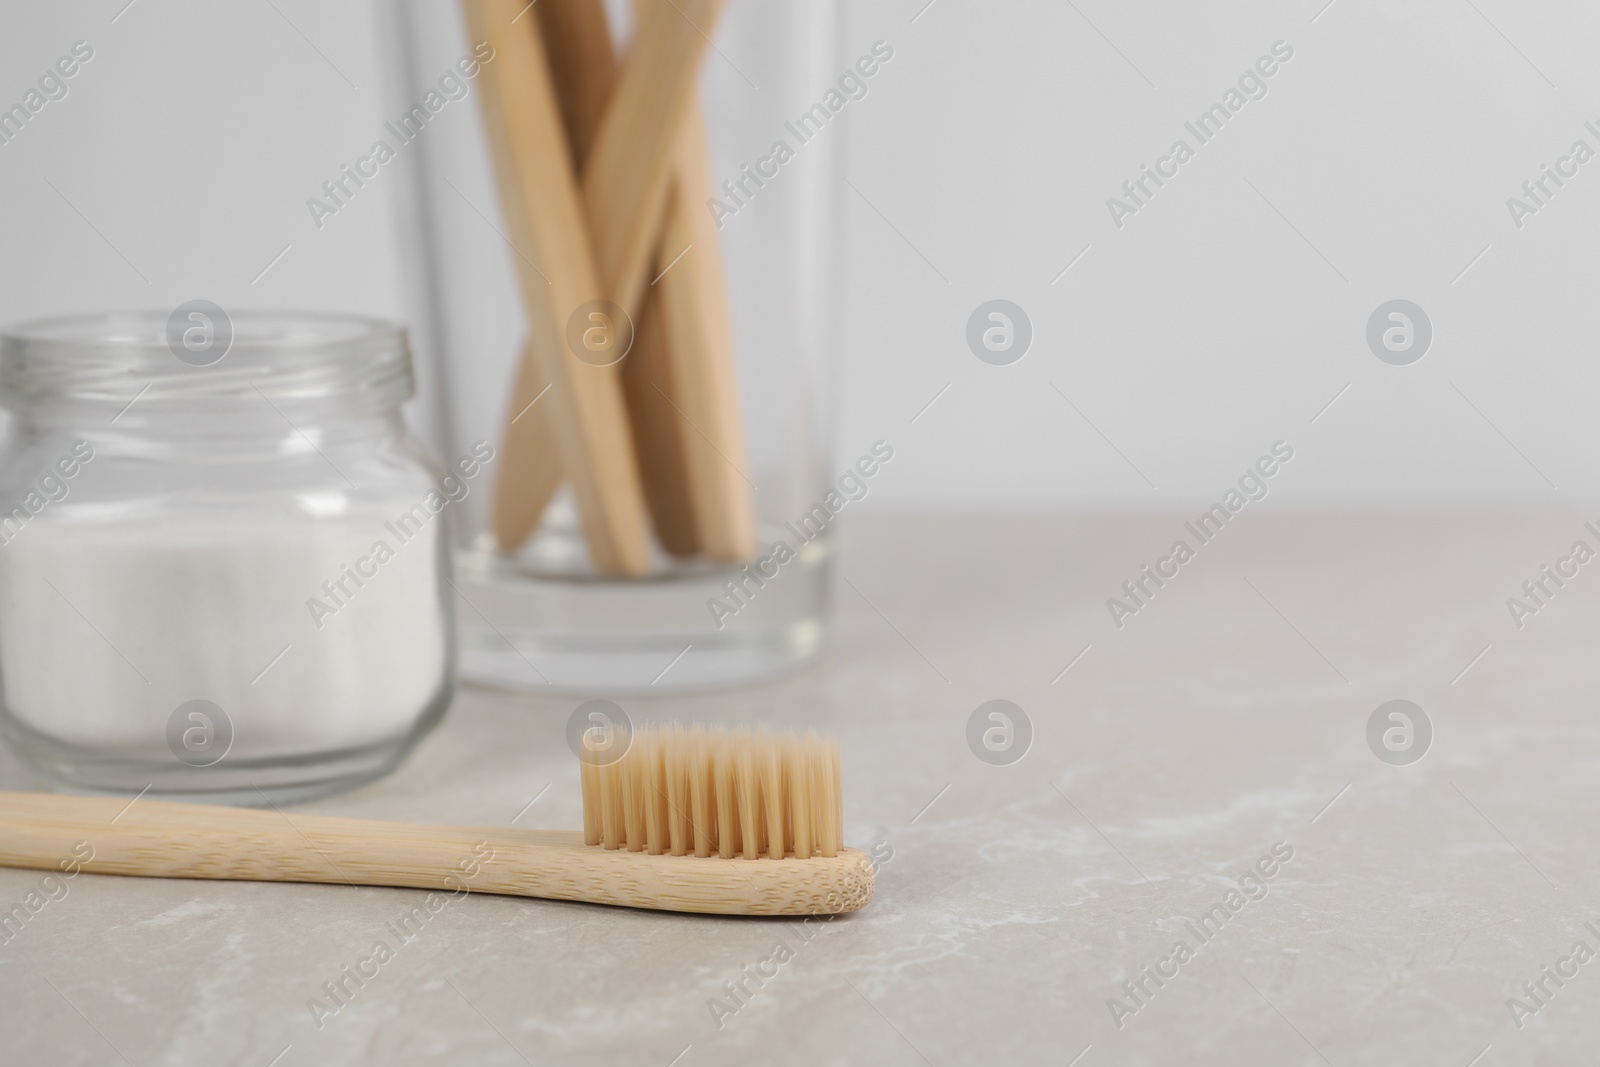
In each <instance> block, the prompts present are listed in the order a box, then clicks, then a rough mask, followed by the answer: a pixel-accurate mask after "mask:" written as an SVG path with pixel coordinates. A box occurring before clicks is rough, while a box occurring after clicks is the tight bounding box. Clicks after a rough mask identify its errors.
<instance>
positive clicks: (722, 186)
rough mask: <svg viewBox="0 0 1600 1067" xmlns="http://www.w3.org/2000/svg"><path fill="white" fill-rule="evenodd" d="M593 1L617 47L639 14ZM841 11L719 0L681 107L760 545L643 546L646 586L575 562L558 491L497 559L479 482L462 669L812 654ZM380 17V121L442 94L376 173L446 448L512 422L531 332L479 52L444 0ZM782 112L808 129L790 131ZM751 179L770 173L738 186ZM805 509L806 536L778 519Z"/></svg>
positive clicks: (645, 669) (419, 415)
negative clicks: (493, 152) (706, 219)
mask: <svg viewBox="0 0 1600 1067" xmlns="http://www.w3.org/2000/svg"><path fill="white" fill-rule="evenodd" d="M645 2H649V3H661V2H664V0H645ZM606 6H607V9H608V11H609V16H610V19H611V25H612V26H613V27H614V28H615V36H616V38H617V41H618V51H619V52H620V53H623V54H624V55H625V50H626V47H627V36H628V32H629V30H628V23H629V22H630V18H629V15H630V6H631V5H629V4H626V3H608V4H607V5H606ZM840 10H841V5H839V4H838V3H837V2H835V0H733V2H731V3H729V4H728V5H727V9H726V12H725V14H724V15H723V16H722V21H721V22H720V23H719V25H718V26H717V27H716V28H715V29H714V31H713V33H712V34H711V42H712V47H711V48H710V49H709V50H708V51H707V53H706V58H705V63H704V67H703V71H702V76H701V78H700V84H699V90H698V93H697V100H696V105H695V106H697V107H699V108H700V109H701V112H702V114H703V115H704V117H705V125H706V128H707V132H708V135H709V142H710V147H709V155H710V174H711V177H712V185H713V187H715V188H716V189H717V190H718V192H717V197H718V199H719V200H720V203H721V207H717V206H715V205H713V204H710V203H707V204H704V205H701V206H698V207H696V208H695V210H702V211H706V212H708V213H710V214H711V215H713V216H715V217H717V220H718V221H719V222H720V228H719V229H716V230H715V231H714V232H715V233H716V239H717V240H718V242H719V243H720V251H721V255H722V258H723V261H724V264H725V273H726V278H727V292H728V303H729V305H730V313H731V319H732V330H733V335H734V342H735V349H736V355H737V359H736V361H737V370H738V383H739V384H738V397H739V411H740V418H741V419H742V424H743V430H744V439H745V444H746V454H745V455H744V456H742V457H727V458H728V460H729V462H730V463H732V464H733V465H734V466H736V467H737V468H738V470H739V471H740V475H741V477H742V478H744V479H745V481H746V482H747V483H748V484H749V485H750V486H751V487H752V492H751V496H752V497H753V501H754V503H753V507H754V520H755V530H756V537H755V541H756V544H757V548H756V551H755V552H754V553H753V554H752V555H751V557H750V558H749V559H748V560H744V561H741V562H740V563H737V564H718V563H713V562H710V561H708V560H707V559H705V558H704V557H690V558H675V557H673V556H671V555H669V554H667V553H666V552H664V551H662V550H661V549H660V547H659V545H658V546H657V547H656V549H655V551H654V556H653V562H652V565H651V568H650V571H649V573H648V574H647V575H646V576H644V577H642V578H634V579H618V578H613V577H608V576H605V575H601V574H599V573H597V572H596V570H595V569H594V567H593V566H592V565H591V564H590V561H589V558H588V554H587V552H586V550H585V546H584V542H583V538H582V532H581V529H580V527H579V524H578V521H577V517H576V513H575V509H574V507H573V505H572V502H571V498H570V496H569V495H568V492H567V490H566V489H565V488H563V489H562V490H560V491H559V492H558V494H557V496H556V497H555V499H554V500H553V502H552V504H551V505H550V506H549V507H548V508H547V509H546V511H545V513H544V516H543V519H542V521H541V523H540V525H539V526H538V528H537V530H536V532H535V534H534V536H533V537H532V538H531V539H530V540H529V541H528V542H527V543H526V544H525V545H523V546H522V547H521V549H520V550H518V551H516V552H515V553H511V554H506V553H502V552H499V551H497V549H496V546H495V542H494V539H493V537H492V535H491V534H490V532H489V530H488V523H489V514H490V513H489V504H490V501H489V494H488V493H484V494H482V495H479V496H475V497H474V498H473V499H471V500H469V501H467V502H466V506H465V507H464V508H463V510H462V515H461V519H462V521H461V522H459V523H458V524H457V527H456V536H457V541H456V548H457V557H456V560H457V562H456V569H457V574H458V583H457V584H458V588H459V592H460V593H461V595H462V597H463V599H464V601H465V604H463V605H461V606H460V607H459V610H460V625H461V641H462V672H463V675H464V677H467V678H468V679H471V680H475V681H479V682H484V683H488V684H494V685H501V686H509V687H529V688H537V689H545V688H546V687H553V688H555V689H559V690H564V691H576V692H592V691H601V692H609V693H617V692H628V691H639V690H652V691H659V690H663V689H675V688H677V689H681V688H695V687H711V686H719V685H728V684H735V683H739V682H745V681H750V680H753V679H757V678H761V677H764V676H768V675H771V674H774V673H777V672H780V671H783V670H786V669H789V668H792V667H795V666H797V665H799V664H802V663H804V662H805V661H807V660H808V659H810V658H811V657H813V656H815V655H816V654H817V652H818V651H819V649H820V648H821V646H822V642H823V636H824V632H825V623H824V619H825V614H826V607H827V589H828V568H829V560H830V554H831V549H830V543H831V536H830V535H831V531H830V530H829V529H828V526H829V523H828V522H827V521H823V520H824V519H827V518H831V515H832V512H831V510H830V509H828V508H826V507H823V510H822V511H821V513H820V514H821V516H822V518H818V517H817V515H818V512H817V510H816V509H817V508H818V507H819V506H822V505H823V502H824V500H825V499H829V497H828V494H829V490H830V487H831V483H832V482H833V480H834V478H835V477H836V476H837V472H833V471H832V461H831V457H830V452H831V449H830V442H831V435H832V429H833V417H832V416H833V409H834V402H833V400H834V394H833V386H834V378H835V360H834V354H835V352H836V351H837V348H838V346H837V343H836V337H835V328H836V321H835V308H836V305H837V302H838V294H837V288H838V279H839V271H838V267H839V262H838V257H837V252H836V249H837V240H836V238H837V232H836V231H837V226H836V215H837V210H838V204H837V201H838V196H839V189H840V188H841V182H840V179H841V170H840V155H841V148H842V145H843V134H844V131H843V130H842V129H837V128H832V126H833V124H835V123H837V122H838V119H837V118H835V117H834V114H835V113H834V112H832V111H830V110H828V108H827V107H825V106H824V107H823V108H822V110H821V111H820V112H817V111H815V110H813V109H814V107H815V106H816V105H818V104H819V101H823V100H824V98H825V94H827V93H829V91H830V90H833V91H834V95H835V96H836V97H839V99H847V98H846V97H843V96H840V94H839V92H838V85H839V81H840V78H841V74H842V73H847V72H851V71H852V67H851V66H850V64H849V63H847V62H846V61H845V60H844V59H843V58H842V50H841V48H840V28H841V18H840ZM385 18H386V20H387V21H386V23H385V31H386V40H387V50H388V52H389V53H390V55H391V57H392V59H393V63H392V64H391V67H392V75H393V76H392V78H391V82H392V85H391V87H390V110H391V113H392V114H393V115H395V116H404V115H408V114H410V115H415V114H416V112H415V110H414V108H415V107H417V106H419V105H422V106H424V107H425V108H426V105H427V103H428V101H429V94H430V92H431V93H432V94H433V96H432V100H433V101H434V102H439V101H442V100H448V103H447V104H445V105H443V106H441V107H439V108H438V109H437V110H429V111H428V112H427V113H428V116H429V117H428V118H427V121H426V123H425V124H424V125H422V126H421V128H420V129H417V130H415V132H413V131H412V129H411V128H409V127H408V128H406V129H405V130H404V131H402V132H404V133H406V134H407V135H408V136H409V140H407V141H405V143H404V144H403V146H399V145H397V153H396V157H397V158H396V161H395V163H394V164H392V166H393V167H394V168H395V170H396V172H397V173H396V175H395V177H394V179H393V180H394V181H395V182H396V190H397V192H398V194H399V199H400V201H401V204H402V216H401V224H400V231H401V239H402V247H403V249H404V257H405V258H404V264H403V265H404V274H405V281H406V284H407V291H408V293H409V300H408V308H409V315H410V322H411V326H412V332H413V336H414V338H415V339H416V343H417V348H418V351H419V360H420V363H421V367H422V370H421V378H422V388H421V403H420V404H419V406H418V408H417V409H416V410H415V411H414V412H413V415H414V416H415V418H416V422H417V424H418V426H419V429H420V432H421V433H422V435H423V436H424V438H425V439H426V440H428V441H430V442H431V443H432V444H433V446H434V447H435V448H436V449H438V450H441V451H444V452H446V453H449V454H455V453H456V452H458V451H459V450H460V449H461V447H462V444H463V442H466V441H469V440H474V439H478V438H485V439H488V440H491V441H495V442H498V441H499V439H500V435H501V433H502V430H503V427H504V425H505V423H506V421H507V419H508V417H509V416H510V415H511V414H512V413H511V412H510V411H509V410H508V405H509V403H510V395H511V387H512V382H513V379H514V377H515V368H516V365H517V361H518V358H519V353H520V345H521V341H522V338H523V336H524V333H525V328H524V312H523V308H522V303H521V300H520V298H519V290H518V287H517V281H516V276H515V272H514V257H516V256H517V255H519V254H520V252H519V251H518V250H516V249H514V248H513V247H511V245H510V243H509V239H508V237H507V236H506V235H507V226H506V225H505V222H504V220H503V219H502V217H501V213H500V209H499V206H498V196H497V190H496V185H495V178H494V174H493V171H492V169H491V166H490V156H489V149H488V146H487V144H486V141H485V127H484V123H483V119H482V114H481V111H480V107H479V105H480V103H481V100H480V99H479V97H480V96H481V93H482V89H481V88H480V86H479V85H477V84H474V83H473V80H472V79H471V78H469V77H463V76H461V72H463V71H464V70H466V69H469V66H470V65H463V64H461V63H460V61H461V60H462V59H463V58H464V57H472V56H473V55H474V47H475V45H476V42H474V41H472V40H469V39H468V35H467V32H466V30H465V27H464V23H463V19H462V16H461V12H460V9H459V7H458V5H455V4H450V3H438V2H436V0H400V2H398V3H396V4H393V5H388V6H386V8H385ZM526 21H527V23H528V24H529V25H531V24H532V23H533V22H534V21H535V13H533V12H529V13H528V14H527V18H526ZM478 54H479V56H480V58H481V55H482V50H481V49H480V50H479V52H478ZM486 62H487V63H493V62H494V60H493V59H489V60H487V61H486ZM852 77H855V78H856V80H857V81H859V80H860V77H859V76H857V75H854V74H852ZM463 84H464V85H465V95H464V96H463V95H462V93H461V90H460V88H459V86H460V85H463ZM852 84H854V83H852ZM863 91H864V89H863ZM854 96H855V94H854V93H853V92H852V93H851V94H850V98H854ZM819 114H820V116H821V117H818V115H819ZM801 116H806V117H807V119H806V120H801ZM796 121H801V123H802V127H803V128H795V129H791V125H792V124H793V123H794V122H796ZM400 125H401V124H400V123H399V122H395V123H391V124H389V126H387V127H386V129H388V130H390V131H395V130H399V127H400ZM413 125H416V124H415V123H413ZM802 135H805V136H802ZM395 140H398V138H395ZM779 142H783V143H785V144H786V146H787V148H786V150H785V151H783V152H778V151H777V150H776V146H777V144H778V143H779ZM780 157H781V159H780ZM757 171H759V172H760V174H765V175H766V176H765V177H764V178H763V177H760V174H756V175H755V176H754V177H751V176H750V175H752V174H753V173H754V172H757ZM661 258H662V259H664V258H666V257H665V256H662V257H661ZM655 269H659V260H658V267H657V268H653V269H652V273H654V270H655ZM685 432H691V431H688V430H686V431H685ZM692 432H698V430H695V431H692ZM831 499H833V500H838V499H840V498H839V497H838V495H837V494H835V495H834V496H833V497H832V498H831ZM803 517H808V518H809V525H798V526H795V527H794V528H793V530H791V528H790V526H789V525H786V524H796V523H799V522H800V520H801V519H802V518H803ZM779 546H782V547H779ZM719 605H720V607H719Z"/></svg>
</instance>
